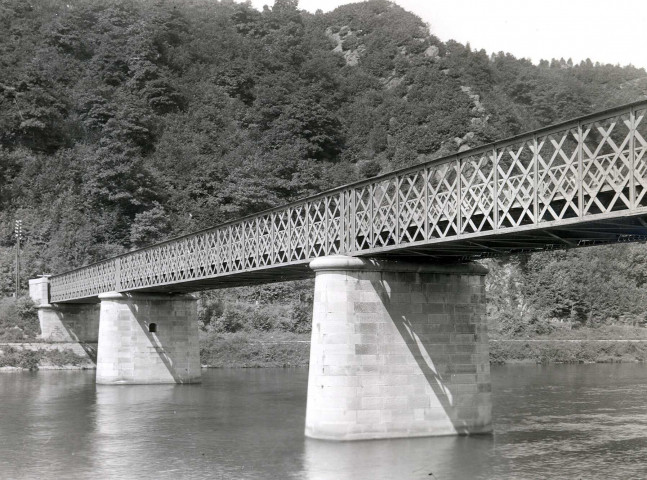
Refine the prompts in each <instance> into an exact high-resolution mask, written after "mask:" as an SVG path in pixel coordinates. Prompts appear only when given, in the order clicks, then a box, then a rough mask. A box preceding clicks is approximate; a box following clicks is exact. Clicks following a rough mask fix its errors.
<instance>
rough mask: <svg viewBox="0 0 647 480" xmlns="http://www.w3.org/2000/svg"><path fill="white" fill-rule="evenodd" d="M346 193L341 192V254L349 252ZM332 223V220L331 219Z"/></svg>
mask: <svg viewBox="0 0 647 480" xmlns="http://www.w3.org/2000/svg"><path fill="white" fill-rule="evenodd" d="M346 203H347V202H346V191H345V190H342V191H341V192H339V203H338V205H339V253H347V252H348V241H347V239H346ZM331 221H332V219H331Z"/></svg>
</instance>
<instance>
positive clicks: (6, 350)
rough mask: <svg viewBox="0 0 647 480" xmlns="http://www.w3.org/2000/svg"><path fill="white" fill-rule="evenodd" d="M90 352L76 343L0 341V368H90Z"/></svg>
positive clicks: (91, 366)
mask: <svg viewBox="0 0 647 480" xmlns="http://www.w3.org/2000/svg"><path fill="white" fill-rule="evenodd" d="M94 368H96V365H95V363H94V361H93V356H92V355H91V352H90V354H89V352H87V351H86V350H84V348H83V347H82V346H81V345H80V344H78V343H74V344H73V343H69V342H65V343H47V342H9V343H0V370H15V369H20V370H39V369H42V370H90V369H94Z"/></svg>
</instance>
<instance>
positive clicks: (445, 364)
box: [305, 256, 491, 440]
mask: <svg viewBox="0 0 647 480" xmlns="http://www.w3.org/2000/svg"><path fill="white" fill-rule="evenodd" d="M310 267H311V268H312V269H313V270H314V271H315V272H316V280H315V299H314V317H313V324H312V344H311V353H310V371H309V380H308V400H307V413H306V429H305V433H306V436H308V437H313V438H321V439H329V440H356V439H375V438H392V437H414V436H434V435H455V434H474V433H486V432H490V431H491V388H490V366H489V358H488V339H487V330H486V321H485V285H484V278H485V274H486V273H487V269H486V268H485V267H482V266H480V265H478V264H475V263H469V264H455V265H432V264H419V263H404V262H396V261H385V260H376V259H362V258H353V257H345V256H332V257H322V258H319V259H316V260H314V261H313V262H312V263H311V264H310Z"/></svg>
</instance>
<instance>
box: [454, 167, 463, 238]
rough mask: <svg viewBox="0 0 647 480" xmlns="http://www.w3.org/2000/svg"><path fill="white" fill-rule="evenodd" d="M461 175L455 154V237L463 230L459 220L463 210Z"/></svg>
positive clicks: (461, 222)
mask: <svg viewBox="0 0 647 480" xmlns="http://www.w3.org/2000/svg"><path fill="white" fill-rule="evenodd" d="M462 175H463V171H462V169H461V158H460V157H459V156H458V154H456V235H460V234H461V231H462V229H463V221H462V219H461V209H462V208H463V192H462V191H461V190H462V182H461V176H462Z"/></svg>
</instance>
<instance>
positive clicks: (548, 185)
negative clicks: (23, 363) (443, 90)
mask: <svg viewBox="0 0 647 480" xmlns="http://www.w3.org/2000/svg"><path fill="white" fill-rule="evenodd" d="M646 113H647V101H643V102H638V103H634V104H630V105H626V106H622V107H618V108H615V109H612V110H607V111H604V112H600V113H597V114H594V115H589V116H586V117H582V118H579V119H575V120H571V121H568V122H564V123H561V124H559V125H555V126H551V127H547V128H544V129H540V130H537V131H534V132H530V133H527V134H523V135H519V136H517V137H514V138H510V139H507V140H503V141H500V142H496V143H493V144H490V145H486V146H483V147H479V148H477V149H473V150H468V151H465V152H461V153H458V154H456V155H452V156H450V157H445V158H441V159H438V160H434V161H430V162H427V163H424V164H421V165H416V166H413V167H411V168H407V169H404V170H399V171H396V172H393V173H389V174H386V175H383V176H380V177H376V178H372V179H369V180H365V181H362V182H358V183H354V184H351V185H347V186H343V187H339V188H337V189H334V190H331V191H328V192H324V193H322V194H320V195H316V196H313V197H310V198H307V199H304V200H301V201H298V202H295V203H292V204H289V205H286V206H283V207H279V208H275V209H273V210H270V211H266V212H262V213H260V214H257V215H253V216H250V217H247V218H244V219H241V220H238V221H233V222H229V223H226V224H224V225H220V226H217V227H214V228H211V229H208V230H204V231H201V232H197V233H193V234H190V235H186V236H183V237H180V238H176V239H173V240H169V241H166V242H162V243H160V244H157V245H152V246H150V247H147V248H144V249H141V250H137V251H133V252H130V253H127V254H124V255H121V256H118V257H114V258H111V259H108V260H105V261H103V262H99V263H96V264H94V265H89V266H87V267H82V268H79V269H76V270H73V271H71V272H67V273H63V274H60V275H55V276H53V277H51V279H50V280H49V282H50V291H49V295H48V294H47V293H45V294H43V293H42V291H43V290H42V287H43V282H44V281H41V284H40V285H41V287H39V288H41V294H40V297H39V296H38V295H36V298H40V299H41V301H42V302H43V303H45V304H47V305H49V303H47V302H52V303H55V304H57V305H58V307H56V308H57V309H58V310H57V312H58V315H59V317H58V318H59V320H60V319H61V318H64V317H65V316H66V315H69V312H68V313H67V314H66V313H65V312H64V310H65V308H68V309H74V308H77V309H79V308H83V307H82V306H81V305H83V304H84V303H87V302H96V301H97V299H99V300H101V325H100V332H99V339H100V341H99V371H98V376H97V378H98V379H101V381H105V382H106V383H113V382H118V381H120V382H126V383H129V382H133V381H136V380H133V379H137V378H139V379H140V380H143V381H153V380H154V381H161V380H162V379H163V377H164V376H165V375H166V373H165V372H166V370H168V371H169V372H171V374H170V376H169V377H168V381H178V382H183V381H194V380H195V379H196V378H197V376H198V374H197V373H196V372H195V370H196V362H197V359H196V358H193V357H195V355H194V356H193V357H192V358H193V359H192V360H189V361H188V363H187V362H184V360H182V359H184V358H185V357H187V355H188V354H186V355H185V353H186V352H185V350H186V349H189V350H190V349H193V348H197V347H196V346H195V345H197V340H196V339H195V338H194V337H195V335H194V334H192V333H190V332H189V331H188V330H187V328H188V327H186V325H189V324H190V323H191V322H187V321H186V318H185V317H187V318H188V317H190V316H191V315H190V314H189V313H187V312H189V310H187V308H188V307H186V305H188V304H190V303H191V301H190V299H187V297H186V296H184V297H172V296H169V295H168V294H169V293H173V294H178V293H182V292H192V291H196V290H200V289H207V288H219V287H227V286H234V285H249V284H255V283H264V282H271V281H277V280H288V279H297V278H304V277H306V276H311V275H312V270H311V269H309V268H308V265H309V264H310V265H311V267H312V269H314V270H315V271H316V272H317V287H316V289H315V311H314V321H313V322H314V323H313V325H314V327H315V329H316V330H313V345H312V349H313V354H312V358H311V365H312V367H311V379H310V382H311V385H314V386H316V387H317V388H316V389H315V391H318V392H320V394H318V396H316V400H313V401H312V402H310V397H309V417H308V422H309V425H310V427H312V428H313V429H314V430H313V429H311V430H309V431H308V432H309V434H311V435H312V436H324V437H327V438H373V437H375V436H395V435H404V436H408V435H419V434H425V433H428V432H429V431H430V430H429V429H430V428H432V426H433V428H436V429H437V432H440V433H452V432H454V433H456V432H458V433H471V432H475V431H484V430H487V428H488V426H487V425H488V422H489V407H488V405H489V403H488V402H489V367H488V366H487V365H488V359H487V338H486V336H485V326H484V324H483V321H482V313H483V312H482V311H483V308H484V302H485V299H484V289H483V275H484V273H485V272H484V270H483V269H482V268H480V267H478V266H476V265H473V264H469V263H465V262H469V261H471V260H474V259H478V258H483V257H486V256H491V255H499V254H502V253H510V252H519V251H535V250H544V249H552V248H567V247H576V246H582V245H591V244H597V243H607V242H618V241H633V240H644V239H645V238H646V237H645V236H646V235H647V223H645V220H644V219H643V217H644V216H647V195H646V194H647V155H645V152H646V150H647V141H646V140H645V139H646V138H647V119H645V114H646ZM45 288H46V287H45ZM34 289H35V290H34V291H36V290H37V287H36V284H35V283H34ZM110 292H112V293H110ZM75 303H77V304H79V306H76V307H75V306H74V305H73V304H75ZM180 304H181V305H183V306H182V307H181V308H180V307H178V305H180ZM48 308H49V307H48ZM169 309H170V310H171V311H173V312H174V313H173V315H170V316H169V315H168V311H169ZM43 311H44V310H43ZM62 312H63V313H62ZM43 315H44V314H43ZM109 319H113V320H109ZM109 322H112V323H111V324H110V325H109ZM151 324H154V325H153V326H151ZM159 325H163V326H164V327H163V328H162V329H161V330H157V329H158V326H159ZM104 329H105V333H104V334H103V335H104V337H105V338H106V339H109V340H106V341H104V342H103V344H104V348H103V351H104V354H103V359H104V360H103V362H102V355H101V351H102V346H101V345H102V341H101V338H102V333H101V332H104ZM158 331H159V333H157V332H158ZM164 332H166V333H164ZM165 345H166V346H169V345H173V348H172V349H171V348H170V347H169V348H166V347H165ZM138 349H139V350H138ZM141 349H144V350H146V349H148V350H146V351H147V352H148V353H147V354H143V353H142V354H140V355H139V357H137V356H135V357H136V358H135V357H132V356H131V357H128V360H127V361H125V360H123V358H122V357H123V355H122V354H119V353H118V352H122V353H123V352H125V351H128V352H133V351H141ZM171 350H172V351H171ZM120 355H121V356H120ZM147 355H148V356H147ZM146 356H147V358H149V360H150V362H153V363H151V364H150V365H149V364H146V362H144V363H142V358H143V357H146ZM188 356H189V357H190V355H188ZM160 362H161V363H160ZM162 364H163V365H162ZM124 365H125V367H124ZM142 365H144V367H142ZM146 365H148V366H146ZM313 367H314V368H313ZM197 368H199V367H197ZM147 369H150V370H151V371H152V370H155V371H156V372H157V373H156V374H155V377H154V378H153V377H151V376H147V374H146V373H145V372H146V371H147ZM180 370H182V371H180ZM101 372H104V373H105V372H108V373H107V374H106V375H107V376H102V375H103V373H101ZM133 372H134V373H133ZM312 372H314V373H312ZM376 385H377V386H378V387H380V388H375V386H376ZM322 391H323V392H324V393H321V392H322ZM367 392H377V393H378V395H370V394H369V393H367ZM313 395H315V394H314V393H313ZM372 397H377V398H378V399H379V400H375V399H374V398H372ZM311 406H312V408H310V407H311ZM311 412H315V413H313V414H312V415H310V413H311ZM403 412H405V413H406V414H405V413H403ZM322 419H323V420H322ZM313 425H314V427H313ZM351 425H352V426H351ZM310 427H309V428H310Z"/></svg>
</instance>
